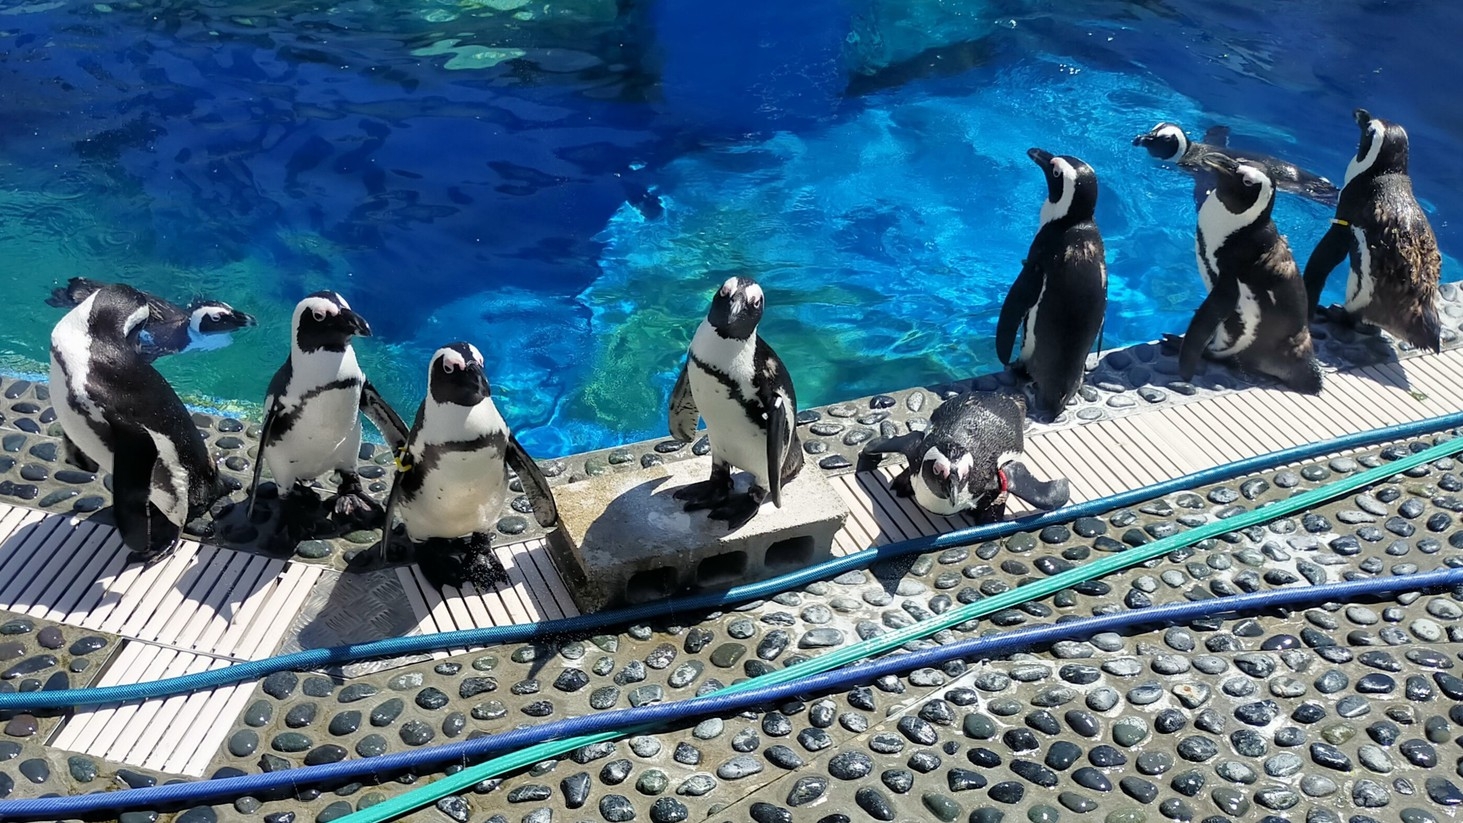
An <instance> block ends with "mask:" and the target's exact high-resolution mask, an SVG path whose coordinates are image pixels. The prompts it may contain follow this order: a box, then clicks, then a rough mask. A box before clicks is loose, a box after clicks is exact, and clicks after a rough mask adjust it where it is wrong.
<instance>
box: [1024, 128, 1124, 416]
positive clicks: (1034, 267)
mask: <svg viewBox="0 0 1463 823" xmlns="http://www.w3.org/2000/svg"><path fill="white" fill-rule="evenodd" d="M1027 156H1029V157H1030V158H1031V159H1032V161H1033V162H1035V163H1036V165H1037V166H1038V167H1040V168H1041V170H1042V173H1043V176H1044V177H1045V178H1046V184H1047V198H1046V201H1045V202H1043V203H1042V206H1041V226H1040V228H1038V229H1037V231H1036V237H1035V238H1033V239H1032V241H1031V248H1030V249H1029V250H1028V251H1027V253H1026V260H1024V261H1023V262H1022V266H1021V273H1020V274H1018V275H1017V276H1016V281H1015V282H1014V283H1012V284H1011V290H1010V291H1009V292H1007V293H1006V300H1005V302H1004V303H1002V304H1001V315H1000V318H999V320H997V322H996V356H997V357H999V358H1001V362H1002V363H1007V364H1011V363H1012V360H1011V349H1012V347H1013V346H1014V344H1015V340H1016V331H1017V329H1018V328H1019V329H1020V330H1021V331H1022V341H1021V351H1020V353H1019V355H1018V356H1017V359H1016V362H1015V364H1014V365H1016V366H1017V368H1018V369H1019V370H1023V371H1025V372H1026V373H1027V374H1028V375H1030V376H1031V379H1032V381H1033V382H1035V384H1036V405H1037V408H1038V409H1040V410H1041V411H1043V412H1045V413H1047V414H1050V415H1051V416H1052V417H1056V416H1057V415H1058V414H1060V413H1061V411H1062V408H1063V407H1064V406H1066V405H1067V402H1068V401H1069V400H1071V399H1072V395H1074V394H1076V393H1077V387H1078V386H1080V385H1081V384H1082V376H1083V374H1084V373H1085V371H1086V367H1087V353H1088V352H1089V351H1091V350H1092V344H1093V342H1094V341H1096V340H1097V339H1098V338H1099V337H1100V336H1101V333H1102V324H1103V316H1104V314H1105V312H1106V311H1107V262H1106V253H1105V251H1104V249H1103V245H1102V233H1101V232H1099V231H1098V229H1097V223H1095V222H1093V210H1094V209H1095V208H1096V206H1097V174H1096V173H1095V172H1093V170H1092V167H1091V166H1089V165H1087V164H1086V163H1084V162H1082V161H1081V160H1079V159H1077V158H1075V157H1068V156H1061V157H1057V156H1054V155H1052V153H1051V152H1048V151H1043V150H1041V149H1031V150H1030V151H1028V152H1027ZM1099 348H1101V346H1099Z"/></svg>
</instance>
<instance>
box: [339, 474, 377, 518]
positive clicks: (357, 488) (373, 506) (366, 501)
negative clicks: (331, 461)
mask: <svg viewBox="0 0 1463 823" xmlns="http://www.w3.org/2000/svg"><path fill="white" fill-rule="evenodd" d="M331 514H332V517H333V519H334V520H335V522H336V523H340V524H344V525H348V526H356V527H357V528H362V529H373V528H376V527H378V526H380V525H381V524H382V523H383V522H385V520H386V509H384V508H382V506H381V504H380V503H377V502H376V501H375V499H373V498H372V497H371V496H370V495H368V494H366V490H365V489H364V488H362V486H361V478H360V476H359V475H357V474H354V473H351V474H346V475H343V477H342V479H341V481H340V485H339V486H338V487H336V490H335V497H334V498H333V499H332V500H331Z"/></svg>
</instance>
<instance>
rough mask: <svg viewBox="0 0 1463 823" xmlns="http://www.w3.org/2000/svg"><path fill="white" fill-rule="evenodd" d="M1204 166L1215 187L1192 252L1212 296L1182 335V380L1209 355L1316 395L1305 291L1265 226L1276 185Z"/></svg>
mask: <svg viewBox="0 0 1463 823" xmlns="http://www.w3.org/2000/svg"><path fill="white" fill-rule="evenodd" d="M1204 162H1205V164H1206V165H1208V167H1209V168H1210V169H1212V170H1213V171H1214V172H1215V175H1216V177H1217V185H1216V186H1215V188H1214V190H1213V191H1212V192H1210V193H1209V196H1208V198H1206V199H1205V201H1204V205H1203V206H1202V207H1200V209H1199V226H1198V231H1197V233H1196V235H1195V241H1194V248H1195V253H1196V256H1197V258H1198V264H1199V276H1200V277H1202V278H1203V280H1204V285H1205V286H1206V287H1208V289H1209V294H1208V296H1206V297H1205V298H1204V302H1203V303H1202V304H1201V305H1200V306H1199V310H1198V311H1196V312H1195V313H1194V319H1193V320H1192V321H1191V322H1190V323H1189V329H1188V331H1187V332H1186V333H1185V334H1184V338H1183V343H1182V345H1181V348H1180V351H1179V376H1181V377H1182V378H1183V379H1185V380H1189V379H1192V378H1193V376H1194V372H1196V371H1197V370H1198V368H1199V360H1200V358H1201V357H1203V356H1205V355H1206V354H1207V355H1208V356H1210V357H1213V358H1215V359H1219V360H1228V361H1232V362H1234V363H1235V364H1236V365H1238V366H1241V367H1243V368H1247V369H1252V370H1254V371H1257V372H1261V373H1264V374H1268V375H1271V376H1273V377H1276V378H1279V379H1280V380H1281V381H1282V382H1284V383H1285V384H1286V385H1287V386H1289V387H1290V388H1292V389H1295V390H1296V391H1300V392H1305V393H1307V394H1316V393H1318V392H1320V391H1321V388H1322V382H1323V380H1322V375H1321V365H1320V363H1319V362H1317V361H1316V354H1315V349H1314V346H1313V345H1312V342H1311V332H1310V327H1309V325H1308V324H1307V322H1306V293H1305V285H1304V283H1302V282H1301V279H1300V272H1299V270H1298V269H1297V267H1296V265H1295V258H1294V257H1293V256H1292V255H1291V253H1290V245H1289V244H1288V243H1287V242H1286V241H1285V237H1284V236H1283V235H1282V234H1280V232H1279V230H1277V229H1276V228H1275V222H1274V221H1273V220H1272V219H1271V218H1270V214H1271V211H1272V209H1273V208H1274V205H1275V184H1274V183H1273V182H1272V181H1271V180H1270V177H1269V176H1268V175H1266V174H1265V170H1264V169H1262V168H1260V167H1259V166H1255V165H1251V164H1250V163H1247V162H1237V161H1235V160H1234V159H1232V158H1230V157H1226V156H1225V155H1222V154H1212V155H1209V156H1208V157H1206V158H1205V159H1204Z"/></svg>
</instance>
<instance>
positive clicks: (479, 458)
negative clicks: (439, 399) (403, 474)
mask: <svg viewBox="0 0 1463 823" xmlns="http://www.w3.org/2000/svg"><path fill="white" fill-rule="evenodd" d="M424 417H425V419H424V421H423V426H422V430H421V433H420V434H419V436H418V438H417V439H416V440H415V441H413V442H412V444H411V446H410V449H409V451H410V452H411V455H412V459H413V461H414V465H413V469H412V470H413V471H422V472H424V474H423V475H422V478H421V487H420V488H419V489H418V490H417V491H416V493H415V494H413V495H412V496H411V498H410V499H409V500H408V499H405V498H403V499H402V500H401V501H400V502H399V503H398V505H397V513H398V515H399V516H400V517H401V521H402V523H404V524H405V525H406V531H407V534H408V535H409V536H410V537H411V539H413V540H418V541H420V540H426V539H428V538H431V537H449V538H451V537H466V536H467V535H470V534H473V533H474V532H489V531H492V529H493V527H494V525H496V523H497V521H498V512H499V510H500V509H501V507H502V505H503V503H504V501H505V499H506V498H507V496H508V492H509V489H508V467H507V465H506V464H505V463H504V462H503V450H504V445H503V444H505V443H506V439H507V436H508V427H507V425H506V424H504V422H503V418H502V417H501V416H500V415H499V414H498V410H497V408H496V407H495V406H494V405H493V402H492V401H491V400H485V401H483V402H482V403H480V404H478V405H477V406H474V407H472V409H471V410H466V409H464V408H463V407H460V406H457V407H449V406H435V405H434V406H433V407H431V408H429V409H427V410H426V411H425V415H424ZM495 435H496V436H495ZM484 440H486V442H482V443H481V444H480V445H479V441H484ZM468 444H473V446H476V447H471V446H469V445H468Z"/></svg>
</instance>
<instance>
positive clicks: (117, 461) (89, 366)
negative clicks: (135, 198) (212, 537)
mask: <svg viewBox="0 0 1463 823" xmlns="http://www.w3.org/2000/svg"><path fill="white" fill-rule="evenodd" d="M149 314H150V310H149V306H148V299H147V296H146V295H145V294H143V293H142V292H140V291H138V290H137V289H134V288H132V287H131V286H125V285H106V286H101V287H99V288H97V289H96V290H94V291H93V292H91V293H90V294H88V295H87V296H86V297H85V298H83V299H82V300H81V302H80V304H79V305H78V306H76V308H73V309H72V310H71V311H69V312H67V314H66V316H65V317H63V318H61V321H60V322H58V323H57V324H56V327H55V329H54V330H53V331H52V332H51V375H50V381H51V391H52V395H53V398H54V400H55V402H54V408H55V410H56V420H57V421H58V422H59V423H60V424H61V431H62V448H63V450H64V451H65V454H66V459H67V461H68V462H70V463H71V464H72V465H75V466H77V467H78V468H81V469H83V470H85V471H89V472H97V471H102V472H108V473H110V474H111V475H112V503H113V515H114V518H115V521H116V524H117V531H118V532H120V533H121V535H122V542H123V543H124V544H125V545H126V546H127V548H129V549H131V550H132V554H133V558H134V559H139V560H143V561H144V562H151V561H154V560H157V559H159V558H161V557H165V556H167V555H169V554H171V553H172V552H173V550H174V549H175V548H176V547H177V545H178V540H179V539H180V537H181V535H182V531H183V527H184V525H185V524H187V523H188V522H189V521H190V520H192V519H194V518H196V517H198V516H199V515H201V514H203V513H204V512H205V511H207V509H208V508H209V507H210V506H211V505H212V504H213V503H214V502H215V501H217V500H218V499H219V498H220V497H222V496H223V495H224V494H226V493H227V491H228V489H227V487H226V486H225V485H224V484H223V482H222V481H221V479H220V477H219V473H218V467H217V466H216V465H215V464H214V461H213V459H212V457H210V455H209V453H208V448H207V447H206V446H205V445H204V442H203V437H202V435H200V434H199V432H198V427H197V426H196V425H195V424H194V423H193V418H192V416H191V415H190V414H189V413H188V409H187V408H186V407H184V405H183V401H182V400H180V399H179V398H178V395H177V393H176V392H174V391H173V387H172V386H170V385H169V384H168V381H167V380H166V379H164V378H163V376H162V375H161V374H159V373H158V371H157V370H156V369H154V368H153V367H152V366H151V365H150V364H149V363H148V362H147V361H146V360H145V359H144V358H143V357H142V355H141V354H140V353H139V352H138V350H137V335H138V334H139V333H140V331H141V330H142V328H143V326H144V325H145V324H146V323H147V321H148V317H149Z"/></svg>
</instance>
